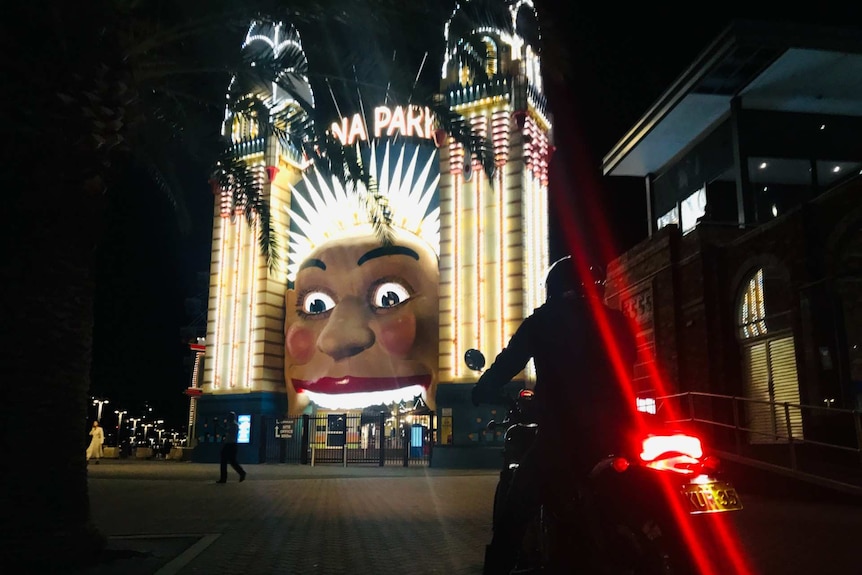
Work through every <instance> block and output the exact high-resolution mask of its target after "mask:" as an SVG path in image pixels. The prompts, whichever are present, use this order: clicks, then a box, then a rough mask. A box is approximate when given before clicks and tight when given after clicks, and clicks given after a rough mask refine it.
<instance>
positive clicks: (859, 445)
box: [853, 409, 862, 463]
mask: <svg viewBox="0 0 862 575" xmlns="http://www.w3.org/2000/svg"><path fill="white" fill-rule="evenodd" d="M853 424H854V425H855V427H856V453H857V455H859V463H862V411H856V410H855V409H854V410H853Z"/></svg>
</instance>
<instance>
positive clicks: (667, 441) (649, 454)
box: [640, 433, 703, 462]
mask: <svg viewBox="0 0 862 575" xmlns="http://www.w3.org/2000/svg"><path fill="white" fill-rule="evenodd" d="M677 454H678V455H687V456H688V457H691V458H694V459H700V458H701V457H703V445H702V444H701V442H700V439H698V438H697V437H695V436H693V435H687V434H685V433H674V434H672V435H649V436H647V437H645V438H644V439H643V441H641V454H640V458H641V460H642V461H645V462H650V461H654V460H656V459H659V458H662V457H663V456H665V455H677Z"/></svg>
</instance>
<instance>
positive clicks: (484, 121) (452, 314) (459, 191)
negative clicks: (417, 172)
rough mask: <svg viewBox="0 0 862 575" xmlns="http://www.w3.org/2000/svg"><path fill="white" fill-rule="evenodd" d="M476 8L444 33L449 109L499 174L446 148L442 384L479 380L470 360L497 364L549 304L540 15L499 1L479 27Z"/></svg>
mask: <svg viewBox="0 0 862 575" xmlns="http://www.w3.org/2000/svg"><path fill="white" fill-rule="evenodd" d="M487 5H488V3H487V2H484V3H483V6H487ZM470 8H471V6H470V2H469V1H467V2H463V3H460V4H459V5H457V7H456V9H455V11H454V12H453V14H452V17H451V18H450V19H449V21H448V22H447V24H446V31H445V35H446V43H447V49H446V54H445V56H444V61H443V74H442V75H443V79H442V82H441V86H442V91H443V94H444V96H445V97H446V100H447V103H448V105H449V107H450V109H452V110H454V111H456V112H457V113H458V114H460V115H461V116H463V118H464V119H465V121H466V122H469V124H470V126H472V128H473V129H474V130H475V131H476V132H478V133H479V134H480V135H482V136H484V137H486V138H487V139H488V141H489V143H490V145H491V148H492V149H493V156H494V163H495V168H496V172H495V174H494V176H493V178H492V180H489V178H488V177H487V176H486V173H485V171H484V170H483V168H482V166H481V165H479V164H478V162H475V161H473V162H470V161H469V160H468V158H466V157H465V150H464V148H463V147H462V146H461V145H460V144H458V143H456V142H455V141H454V140H453V139H451V138H450V139H449V142H448V145H443V146H441V149H440V152H441V154H440V155H441V163H440V172H441V181H440V208H441V215H440V220H441V230H440V232H441V234H440V235H441V259H440V380H441V381H451V382H458V381H475V374H474V373H473V372H470V371H468V370H467V368H466V367H465V366H464V363H463V359H462V358H463V356H464V352H465V351H466V350H467V349H469V348H471V347H474V348H478V349H479V350H481V351H482V352H483V353H484V354H485V355H486V356H487V357H488V358H489V359H493V358H494V357H495V356H496V354H497V353H498V352H499V351H500V350H501V349H502V348H503V346H504V345H505V344H506V342H508V340H509V338H510V337H511V336H512V334H513V333H514V331H515V329H516V328H517V327H518V325H519V324H520V322H521V321H522V320H523V318H524V317H525V316H526V315H529V314H530V313H531V312H532V311H533V309H534V308H536V307H537V306H539V305H540V304H541V303H542V302H543V301H544V292H543V289H544V286H543V284H542V282H543V276H544V272H545V271H546V270H547V267H548V205H547V190H548V156H549V152H550V148H551V139H552V135H551V120H550V117H549V114H548V112H547V105H546V101H545V96H544V94H543V87H542V77H541V70H540V59H539V52H538V41H539V32H538V22H537V17H536V12H535V9H534V7H533V4H532V2H530V1H529V0H521V1H518V2H514V3H512V4H511V5H510V6H504V2H503V1H502V0H501V1H500V7H499V11H498V13H497V14H496V15H494V14H491V15H484V16H482V19H483V21H478V20H477V18H478V16H477V15H478V13H479V12H483V13H484V14H487V13H486V12H485V11H478V10H470ZM467 58H470V59H471V60H473V62H476V61H479V62H481V63H482V65H483V66H484V72H485V76H487V77H483V76H481V75H480V74H476V73H475V68H473V69H472V70H471V68H470V67H469V66H467V65H466V64H465V60H466V59H467ZM526 376H527V378H528V379H532V377H533V368H532V364H531V365H530V367H529V368H528V369H527V373H526Z"/></svg>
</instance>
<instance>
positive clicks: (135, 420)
mask: <svg viewBox="0 0 862 575" xmlns="http://www.w3.org/2000/svg"><path fill="white" fill-rule="evenodd" d="M140 420H141V418H140V417H130V418H129V421H131V422H132V444H133V445H137V443H138V437H137V435H138V422H139V421H140Z"/></svg>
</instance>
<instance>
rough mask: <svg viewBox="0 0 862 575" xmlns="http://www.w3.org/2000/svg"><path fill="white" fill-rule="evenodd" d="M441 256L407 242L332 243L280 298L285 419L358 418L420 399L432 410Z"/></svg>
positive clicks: (402, 237)
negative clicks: (346, 412)
mask: <svg viewBox="0 0 862 575" xmlns="http://www.w3.org/2000/svg"><path fill="white" fill-rule="evenodd" d="M438 279H439V268H438V261H437V255H436V254H435V252H434V251H433V250H431V249H430V248H429V247H428V245H427V244H426V243H424V242H423V241H421V240H419V239H418V238H416V237H414V236H412V235H411V234H407V233H403V232H401V233H399V234H397V235H396V236H395V239H394V242H393V243H392V244H391V245H382V244H381V243H380V241H379V240H378V239H377V238H376V237H374V236H365V237H360V238H344V239H339V240H333V241H330V242H328V243H326V244H324V245H322V246H320V247H319V248H317V249H315V250H314V251H313V252H311V253H310V254H309V256H308V257H307V258H306V259H305V260H304V261H303V262H302V264H301V265H300V267H299V271H298V272H297V274H296V280H295V285H294V289H289V290H288V291H287V294H286V296H285V300H286V302H285V303H286V313H285V370H284V371H285V382H286V384H287V394H288V414H289V415H292V416H296V415H299V414H300V413H302V412H303V411H304V410H305V408H306V407H307V406H308V405H309V402H311V401H313V402H314V403H315V404H316V405H318V406H319V407H322V408H326V409H356V408H362V407H366V406H369V405H378V404H389V403H392V402H394V401H399V400H401V399H404V400H411V399H412V398H413V397H415V396H416V395H420V394H421V395H422V396H423V399H424V400H425V402H426V403H427V405H428V407H429V408H431V409H434V408H435V399H434V396H435V393H436V386H437V362H438V341H439V338H438V317H439V314H438V301H437V290H438Z"/></svg>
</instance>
